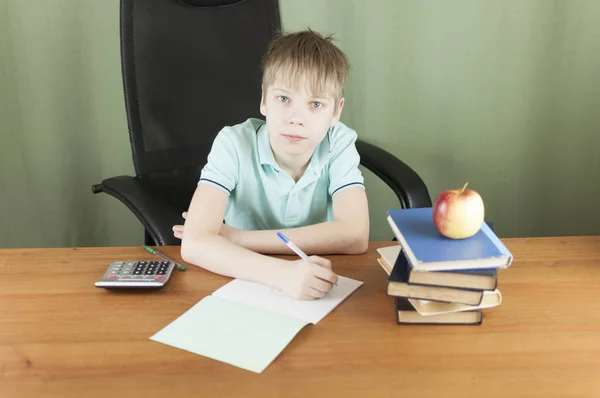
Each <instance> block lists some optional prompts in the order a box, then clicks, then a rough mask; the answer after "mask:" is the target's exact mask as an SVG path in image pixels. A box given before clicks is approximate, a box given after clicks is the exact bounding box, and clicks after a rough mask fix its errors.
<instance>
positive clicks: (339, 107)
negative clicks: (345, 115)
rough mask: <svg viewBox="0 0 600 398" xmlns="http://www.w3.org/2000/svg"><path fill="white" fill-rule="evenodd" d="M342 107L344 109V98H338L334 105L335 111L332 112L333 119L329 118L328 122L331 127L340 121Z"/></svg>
mask: <svg viewBox="0 0 600 398" xmlns="http://www.w3.org/2000/svg"><path fill="white" fill-rule="evenodd" d="M342 109H344V98H342V99H341V100H340V102H339V103H338V104H337V106H336V107H335V112H334V114H333V119H331V123H329V126H330V127H333V126H335V125H336V124H337V122H339V121H340V117H342Z"/></svg>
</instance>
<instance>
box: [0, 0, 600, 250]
mask: <svg viewBox="0 0 600 398" xmlns="http://www.w3.org/2000/svg"><path fill="white" fill-rule="evenodd" d="M280 5H281V13H282V21H283V26H284V29H285V30H290V31H293V30H298V29H304V28H307V27H310V28H313V29H315V30H317V31H320V32H322V33H327V34H333V35H334V38H335V39H336V42H337V44H338V45H339V46H340V47H341V48H342V49H343V50H344V51H345V52H346V54H347V55H348V57H349V60H350V63H351V68H352V70H351V76H350V78H349V80H348V82H347V86H346V106H345V109H344V114H343V117H342V120H343V121H344V122H345V123H346V124H348V125H350V126H351V127H352V128H354V129H355V130H356V131H357V132H358V134H359V136H360V137H362V138H363V139H365V140H367V141H370V142H372V143H375V144H377V145H379V146H381V147H383V148H385V149H387V150H388V151H390V152H392V153H393V154H394V155H396V156H397V157H399V158H401V159H402V160H404V161H405V162H407V163H408V164H410V165H411V166H412V167H413V168H414V169H415V170H416V171H417V172H418V173H419V174H420V175H421V176H422V177H423V179H424V180H425V182H426V183H427V185H428V187H429V190H430V193H431V196H432V199H435V197H436V196H437V194H438V193H439V192H441V191H442V190H445V189H448V188H454V187H459V186H462V185H463V184H464V182H465V181H469V185H470V187H471V188H473V189H475V190H477V191H479V192H480V193H481V195H482V196H483V199H484V202H485V205H486V218H487V219H489V220H492V221H494V222H495V223H496V230H497V232H498V234H499V235H500V236H501V237H513V236H552V235H586V234H600V210H599V208H598V206H597V202H598V199H597V198H598V197H599V195H600V177H598V174H599V172H600V157H599V156H598V155H597V152H598V150H599V149H600V24H599V23H598V21H599V20H600V1H595V0H589V1H585V0H570V1H558V0H538V1H533V0H514V1H506V0H497V1H484V0H453V1H445V0H438V1H433V0H429V1H416V0H415V1H408V0H368V1H367V0H360V1H359V0H337V1H336V0H303V1H297V0H281V1H280ZM120 73H121V71H120V58H119V2H118V0H102V1H91V0H0V122H1V123H0V141H1V144H0V161H1V163H0V164H1V165H2V167H1V168H0V184H1V186H2V188H1V189H0V217H1V218H0V219H1V221H2V228H1V229H0V247H57V246H105V245H106V246H108V245H110V246H112V245H115V246H117V245H137V244H141V243H142V239H143V230H142V228H141V226H140V224H139V222H138V221H137V219H136V218H135V217H134V216H133V215H132V214H131V213H130V212H129V211H128V210H127V209H126V208H125V206H124V205H122V204H121V203H120V202H118V201H117V200H115V199H113V198H111V197H109V196H108V195H105V194H102V195H93V194H92V191H91V186H92V184H94V183H98V182H100V181H101V180H102V179H103V178H107V177H111V176H115V175H122V174H129V175H131V174H133V165H132V160H131V152H130V147H129V141H128V135H127V124H126V118H125V110H124V102H123V91H122V81H121V74H120ZM364 172H365V175H366V183H367V192H368V195H369V201H370V213H371V225H372V227H371V240H382V239H386V240H387V239H391V237H392V234H391V231H390V229H389V227H388V226H387V223H386V221H385V211H386V210H387V209H388V208H390V207H395V206H398V202H397V201H396V199H395V198H394V195H393V194H392V192H391V191H390V190H389V189H388V188H387V187H386V186H385V184H383V183H382V182H381V181H379V180H378V179H377V178H376V177H374V176H373V175H372V174H370V172H368V171H366V170H364Z"/></svg>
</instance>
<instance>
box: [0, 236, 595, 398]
mask: <svg viewBox="0 0 600 398" xmlns="http://www.w3.org/2000/svg"><path fill="white" fill-rule="evenodd" d="M504 242H505V243H506V245H507V246H508V247H509V249H510V250H511V251H512V252H513V254H514V255H515V261H514V263H513V265H512V267H511V268H509V269H508V270H504V271H502V272H501V273H500V275H499V288H500V289H501V291H502V293H503V297H504V302H503V304H502V305H501V306H500V307H497V308H493V309H489V310H487V311H485V312H484V321H483V325H481V326H398V325H396V323H395V316H394V305H393V300H392V299H391V298H390V297H386V295H385V293H384V292H385V282H386V275H385V274H384V272H383V270H382V269H381V268H380V267H379V265H378V264H377V262H376V258H377V253H376V252H375V249H376V248H377V247H381V246H385V245H389V244H390V242H380V243H373V244H371V246H370V249H369V252H368V253H367V254H365V255H361V256H331V257H330V258H331V259H332V260H333V263H334V266H335V269H336V270H337V272H338V273H339V274H341V275H345V276H348V277H351V278H355V279H359V280H362V281H364V282H365V283H364V285H363V286H362V287H361V288H360V289H359V290H358V291H356V292H355V293H354V295H352V296H351V297H350V298H349V299H348V300H347V301H346V302H344V303H343V304H342V305H341V306H340V307H338V308H337V309H336V310H334V311H333V312H332V313H331V314H329V316H327V317H326V318H325V319H323V320H322V321H321V322H319V324H318V325H316V326H314V325H310V326H307V327H306V328H305V329H303V330H302V331H300V333H299V334H298V335H297V336H296V338H295V339H294V340H293V341H292V342H291V343H290V345H289V346H288V347H287V348H286V349H285V350H284V351H283V352H282V354H281V355H280V356H279V357H278V358H277V359H276V360H275V361H274V362H273V363H272V364H271V365H270V366H269V367H268V368H267V369H266V370H265V371H264V372H263V373H262V374H260V375H258V374H254V373H251V372H248V371H244V370H241V369H238V368H236V367H233V366H230V365H227V364H224V363H221V362H217V361H214V360H211V359H208V358H205V357H202V356H199V355H195V354H191V353H188V352H186V351H182V350H178V349H176V348H172V347H169V346H166V345H163V344H160V343H156V342H153V341H150V340H149V337H150V336H151V335H152V334H154V333H155V332H157V331H158V330H160V329H162V328H163V327H164V326H165V325H167V324H168V323H170V322H171V321H173V320H174V319H175V318H177V317H178V316H179V315H181V314H182V313H184V312H185V311H186V310H187V309H189V308H190V307H191V306H192V305H193V304H195V303H196V302H198V301H199V300H200V299H202V298H203V297H204V296H206V295H208V294H210V293H211V292H213V291H214V290H216V289H217V288H219V287H220V286H222V285H223V284H225V283H226V282H228V281H229V279H228V278H225V277H221V276H217V275H214V274H211V273H209V272H206V271H204V270H202V269H200V268H196V267H189V270H188V271H187V272H185V273H179V272H178V273H176V274H175V275H174V278H173V279H172V280H171V281H170V282H169V284H168V285H167V287H165V288H164V289H163V290H161V291H156V292H153V293H150V292H139V293H133V294H132V293H111V292H108V291H106V290H104V289H98V288H95V287H94V281H95V280H96V279H97V278H98V277H99V276H100V275H101V274H102V273H103V272H104V270H105V269H106V267H107V265H108V264H109V263H110V262H111V261H113V260H117V259H138V258H140V259H142V258H145V259H154V257H152V256H151V255H149V254H148V253H146V252H144V251H143V250H142V249H141V248H137V247H124V248H79V249H34V250H30V249H27V250H16V249H5V250H0V397H3V398H8V397H86V398H91V397H174V398H176V397H184V396H194V397H200V396H202V397H208V396H211V397H212V396H214V397H221V396H245V397H246V396H256V397H267V396H282V397H316V396H326V397H333V396H360V397H392V396H398V397H417V396H419V397H466V396H478V397H516V396H519V397H561V398H562V397H598V396H600V237H578V238H576V237H573V238H538V239H506V240H504ZM165 252H166V253H167V254H168V255H171V256H173V257H174V258H180V257H179V253H178V248H176V247H169V248H165Z"/></svg>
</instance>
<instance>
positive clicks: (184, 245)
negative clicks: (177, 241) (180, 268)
mask: <svg viewBox="0 0 600 398" xmlns="http://www.w3.org/2000/svg"><path fill="white" fill-rule="evenodd" d="M190 246H191V243H190V241H189V240H182V241H181V248H180V250H179V252H180V254H181V259H182V260H183V261H185V262H186V263H190V264H191V263H193V262H192V257H193V255H192V250H191V247H190Z"/></svg>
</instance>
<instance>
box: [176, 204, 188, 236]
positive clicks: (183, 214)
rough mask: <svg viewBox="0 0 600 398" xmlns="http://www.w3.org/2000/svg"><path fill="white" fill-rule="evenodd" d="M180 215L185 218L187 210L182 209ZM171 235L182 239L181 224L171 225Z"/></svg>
mask: <svg viewBox="0 0 600 398" xmlns="http://www.w3.org/2000/svg"><path fill="white" fill-rule="evenodd" d="M181 216H182V217H183V219H184V220H185V218H186V217H187V211H184V212H183V213H182V214H181ZM173 236H175V237H176V238H177V239H183V225H173Z"/></svg>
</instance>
